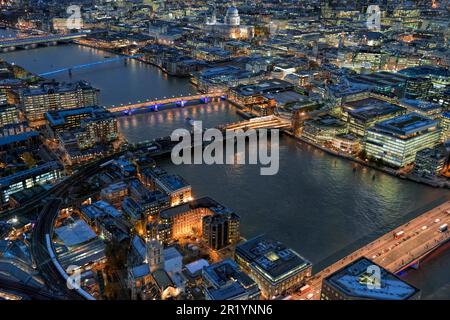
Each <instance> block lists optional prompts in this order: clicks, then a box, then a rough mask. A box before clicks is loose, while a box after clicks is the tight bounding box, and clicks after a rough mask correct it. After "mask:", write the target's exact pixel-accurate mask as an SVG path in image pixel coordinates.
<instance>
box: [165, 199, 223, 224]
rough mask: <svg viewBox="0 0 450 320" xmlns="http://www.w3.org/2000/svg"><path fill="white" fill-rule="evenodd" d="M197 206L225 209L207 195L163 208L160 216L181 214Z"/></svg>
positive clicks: (169, 216) (166, 217)
mask: <svg viewBox="0 0 450 320" xmlns="http://www.w3.org/2000/svg"><path fill="white" fill-rule="evenodd" d="M197 208H208V209H210V210H211V211H213V212H216V213H218V212H219V213H220V212H221V211H223V210H226V208H225V207H223V206H222V205H221V204H220V203H218V202H217V201H215V200H213V199H212V198H209V197H204V198H200V199H196V200H192V201H189V202H187V203H184V204H181V205H178V206H175V207H171V208H168V209H165V210H162V211H161V214H160V216H161V218H162V219H169V218H171V217H174V216H177V215H179V214H182V213H184V212H187V211H190V210H193V209H197Z"/></svg>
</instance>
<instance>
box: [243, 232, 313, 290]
mask: <svg viewBox="0 0 450 320" xmlns="http://www.w3.org/2000/svg"><path fill="white" fill-rule="evenodd" d="M236 254H237V255H239V256H240V257H241V258H243V259H244V260H245V261H247V262H248V263H250V264H251V265H252V266H253V267H254V269H255V270H257V271H258V272H259V273H260V274H261V275H262V276H263V277H265V278H266V279H267V280H269V281H270V282H278V281H281V280H283V279H284V278H286V277H289V276H290V275H292V274H294V273H296V272H300V271H303V270H305V269H307V268H310V267H311V266H312V265H311V263H310V262H309V261H307V260H306V259H304V258H303V257H301V256H300V255H299V254H298V253H297V252H295V251H294V250H292V249H290V248H288V247H286V246H285V245H284V244H282V243H281V242H278V241H275V240H272V239H270V238H267V237H266V236H264V235H260V236H257V237H255V238H253V239H250V240H248V241H246V242H244V243H243V244H240V245H238V246H237V247H236Z"/></svg>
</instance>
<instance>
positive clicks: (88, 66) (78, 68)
mask: <svg viewBox="0 0 450 320" xmlns="http://www.w3.org/2000/svg"><path fill="white" fill-rule="evenodd" d="M142 56H143V55H142V54H136V55H133V56H127V55H122V56H117V57H114V58H109V59H104V60H101V61H95V62H91V63H85V64H80V65H76V66H72V67H66V68H61V69H57V70H52V71H48V72H44V73H40V74H39V76H40V77H48V76H51V75H54V74H58V73H61V72H72V71H75V70H80V69H87V68H93V67H95V66H98V65H102V64H106V63H111V62H117V61H121V60H126V59H134V58H140V57H142Z"/></svg>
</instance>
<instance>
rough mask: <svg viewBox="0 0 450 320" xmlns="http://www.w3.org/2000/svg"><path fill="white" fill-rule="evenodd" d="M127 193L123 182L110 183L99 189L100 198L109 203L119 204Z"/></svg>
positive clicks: (126, 187) (126, 186)
mask: <svg viewBox="0 0 450 320" xmlns="http://www.w3.org/2000/svg"><path fill="white" fill-rule="evenodd" d="M127 195H128V185H127V184H126V183H125V182H117V183H114V184H111V185H109V186H107V187H106V188H103V189H102V190H101V191H100V197H101V198H102V200H104V201H107V202H109V203H111V204H120V203H121V202H122V200H123V199H124V198H125V197H126V196H127Z"/></svg>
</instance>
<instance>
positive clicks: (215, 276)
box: [203, 259, 259, 300]
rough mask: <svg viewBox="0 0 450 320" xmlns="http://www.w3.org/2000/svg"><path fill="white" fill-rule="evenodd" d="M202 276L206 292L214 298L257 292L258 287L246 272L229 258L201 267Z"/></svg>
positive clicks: (229, 297)
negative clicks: (206, 286)
mask: <svg viewBox="0 0 450 320" xmlns="http://www.w3.org/2000/svg"><path fill="white" fill-rule="evenodd" d="M203 277H204V278H205V284H207V285H208V288H207V289H206V290H207V292H208V294H209V295H210V296H211V297H212V298H213V299H214V300H227V299H233V298H239V297H240V296H242V295H243V294H246V293H247V292H248V293H251V294H258V293H259V288H258V286H257V284H256V283H255V281H253V280H252V279H251V278H250V277H249V276H248V275H247V274H246V273H244V272H242V271H241V270H240V269H239V266H238V265H237V264H236V263H235V262H234V261H233V260H231V259H226V260H223V261H220V262H218V263H215V264H212V265H210V266H208V267H205V268H203Z"/></svg>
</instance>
